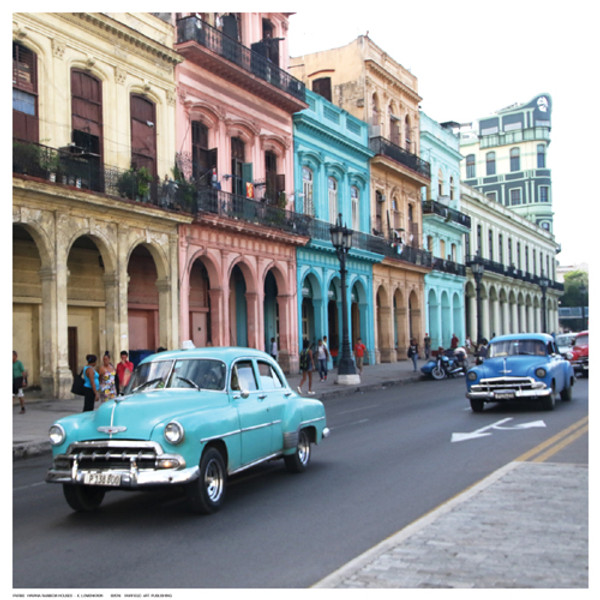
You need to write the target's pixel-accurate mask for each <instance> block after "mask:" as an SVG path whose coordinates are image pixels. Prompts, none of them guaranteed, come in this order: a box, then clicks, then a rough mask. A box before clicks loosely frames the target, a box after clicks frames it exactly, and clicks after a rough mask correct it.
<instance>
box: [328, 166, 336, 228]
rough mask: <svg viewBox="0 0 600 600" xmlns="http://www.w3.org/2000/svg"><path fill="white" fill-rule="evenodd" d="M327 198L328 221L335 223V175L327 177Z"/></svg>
mask: <svg viewBox="0 0 600 600" xmlns="http://www.w3.org/2000/svg"><path fill="white" fill-rule="evenodd" d="M327 188H328V200H329V222H330V223H335V222H336V219H337V216H338V212H339V210H338V182H337V180H336V179H335V177H329V178H328V180H327Z"/></svg>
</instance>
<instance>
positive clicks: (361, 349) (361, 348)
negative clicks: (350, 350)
mask: <svg viewBox="0 0 600 600" xmlns="http://www.w3.org/2000/svg"><path fill="white" fill-rule="evenodd" d="M366 349H367V347H366V346H365V345H364V344H363V341H362V338H358V339H357V340H356V344H354V359H355V360H356V368H357V369H358V372H359V374H360V375H362V372H363V366H364V364H365V350H366Z"/></svg>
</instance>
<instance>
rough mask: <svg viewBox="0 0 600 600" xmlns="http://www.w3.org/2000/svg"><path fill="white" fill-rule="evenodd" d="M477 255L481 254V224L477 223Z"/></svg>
mask: <svg viewBox="0 0 600 600" xmlns="http://www.w3.org/2000/svg"><path fill="white" fill-rule="evenodd" d="M477 256H481V225H477Z"/></svg>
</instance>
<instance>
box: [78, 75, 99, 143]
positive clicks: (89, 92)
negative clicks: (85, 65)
mask: <svg viewBox="0 0 600 600" xmlns="http://www.w3.org/2000/svg"><path fill="white" fill-rule="evenodd" d="M71 127H72V130H73V134H72V140H73V142H74V143H75V145H77V146H79V147H81V148H83V149H84V150H85V151H86V152H91V153H93V154H97V155H101V154H102V84H101V82H100V81H99V80H98V79H96V78H95V77H92V76H91V75H90V74H89V73H85V72H83V71H78V70H77V69H73V70H72V71H71Z"/></svg>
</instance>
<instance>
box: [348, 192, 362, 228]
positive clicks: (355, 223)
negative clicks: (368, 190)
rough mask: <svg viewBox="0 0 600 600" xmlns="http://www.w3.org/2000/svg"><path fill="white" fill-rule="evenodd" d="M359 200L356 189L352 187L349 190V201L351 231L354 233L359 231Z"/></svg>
mask: <svg viewBox="0 0 600 600" xmlns="http://www.w3.org/2000/svg"><path fill="white" fill-rule="evenodd" d="M359 200H360V194H359V191H358V188H357V187H356V186H355V185H353V186H352V187H351V188H350V201H351V205H352V229H354V230H355V231H358V230H359V229H360V213H359Z"/></svg>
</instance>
